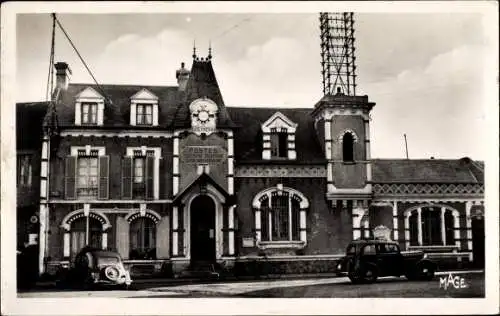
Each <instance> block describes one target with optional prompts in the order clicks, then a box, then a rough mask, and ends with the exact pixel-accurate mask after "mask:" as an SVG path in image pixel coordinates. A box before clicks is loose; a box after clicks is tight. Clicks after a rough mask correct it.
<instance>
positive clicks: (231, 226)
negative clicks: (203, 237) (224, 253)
mask: <svg viewBox="0 0 500 316" xmlns="http://www.w3.org/2000/svg"><path fill="white" fill-rule="evenodd" d="M234 208H235V206H234V205H232V206H230V207H229V210H228V214H227V217H228V219H227V224H228V229H229V235H228V243H229V255H230V256H234Z"/></svg>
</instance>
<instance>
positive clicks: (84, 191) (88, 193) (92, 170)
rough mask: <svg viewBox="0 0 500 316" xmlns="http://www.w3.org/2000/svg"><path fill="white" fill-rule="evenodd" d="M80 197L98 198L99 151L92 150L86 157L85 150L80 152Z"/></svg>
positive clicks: (78, 191)
mask: <svg viewBox="0 0 500 316" xmlns="http://www.w3.org/2000/svg"><path fill="white" fill-rule="evenodd" d="M77 176H78V182H77V183H78V186H77V191H76V192H77V195H78V197H97V192H98V151H97V150H92V151H91V152H90V155H86V153H85V151H84V150H80V151H79V152H78V167H77Z"/></svg>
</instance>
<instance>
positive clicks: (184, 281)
mask: <svg viewBox="0 0 500 316" xmlns="http://www.w3.org/2000/svg"><path fill="white" fill-rule="evenodd" d="M480 273H484V270H465V271H463V270H456V271H455V270H452V271H438V272H436V273H435V275H436V276H442V275H449V274H480ZM341 277H345V275H337V274H332V273H324V274H320V273H318V274H313V275H310V274H288V275H286V274H285V275H279V276H278V275H269V276H267V277H262V278H259V279H256V278H245V277H243V278H241V279H237V278H228V279H212V280H210V279H182V278H176V279H172V278H169V279H136V280H133V282H132V286H133V285H134V284H162V285H164V286H175V285H187V284H209V283H238V282H262V281H281V280H311V279H324V278H341ZM54 286H55V282H54V281H50V282H38V283H37V284H36V286H34V287H33V288H47V287H54Z"/></svg>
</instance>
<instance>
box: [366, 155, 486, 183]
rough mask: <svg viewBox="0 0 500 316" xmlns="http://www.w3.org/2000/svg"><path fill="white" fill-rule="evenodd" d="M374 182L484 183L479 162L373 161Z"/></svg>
mask: <svg viewBox="0 0 500 316" xmlns="http://www.w3.org/2000/svg"><path fill="white" fill-rule="evenodd" d="M372 162H373V163H372V178H373V182H374V183H484V170H483V169H481V168H480V167H479V166H480V165H481V164H482V163H481V162H479V163H478V162H475V161H472V160H471V159H469V158H462V159H453V160H452V159H373V160H372Z"/></svg>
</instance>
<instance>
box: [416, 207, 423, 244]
mask: <svg viewBox="0 0 500 316" xmlns="http://www.w3.org/2000/svg"><path fill="white" fill-rule="evenodd" d="M417 231H418V245H419V246H422V244H423V240H422V209H421V208H420V207H419V208H418V209H417Z"/></svg>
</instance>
